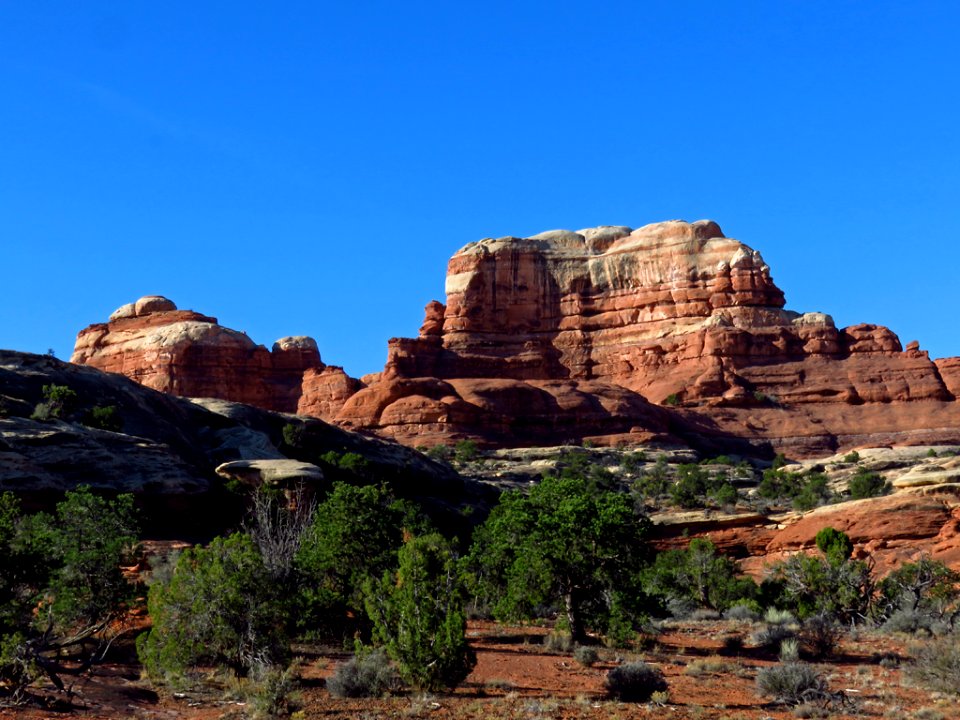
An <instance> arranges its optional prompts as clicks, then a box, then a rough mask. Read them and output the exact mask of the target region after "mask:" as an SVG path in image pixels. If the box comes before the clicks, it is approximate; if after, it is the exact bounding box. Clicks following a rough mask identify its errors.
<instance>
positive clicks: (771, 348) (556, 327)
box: [74, 221, 960, 456]
mask: <svg viewBox="0 0 960 720" xmlns="http://www.w3.org/2000/svg"><path fill="white" fill-rule="evenodd" d="M446 292H447V298H446V304H445V305H444V304H442V303H440V302H436V301H434V302H432V303H430V304H429V305H428V306H427V308H426V317H425V319H424V323H423V326H422V327H421V329H420V333H419V336H418V337H417V338H409V339H407V338H394V339H392V340H390V341H389V344H388V359H387V363H386V366H385V368H384V370H383V372H381V373H378V374H376V375H373V376H367V377H365V378H363V379H361V380H357V379H354V378H351V377H349V376H348V375H346V374H345V373H344V372H343V371H342V370H341V369H339V368H333V367H327V366H325V365H323V364H322V363H321V362H320V356H319V353H318V352H317V351H316V345H315V343H313V342H312V341H311V340H310V339H309V338H293V339H287V340H284V341H279V342H278V344H277V345H275V346H274V350H273V352H269V351H267V350H266V348H263V347H261V346H257V345H255V344H254V343H253V342H252V341H251V340H250V339H249V338H247V337H246V336H245V335H243V334H242V333H237V332H235V331H232V330H228V329H226V328H222V327H220V326H219V325H217V324H216V321H215V320H214V319H213V318H208V317H205V316H202V315H198V314H196V313H192V312H188V311H187V312H185V311H178V310H176V309H175V307H174V306H173V304H172V303H170V301H168V300H165V299H164V298H156V297H149V298H143V299H141V300H140V301H138V302H137V303H135V304H132V305H130V306H124V308H121V309H120V310H118V311H117V312H116V313H114V316H112V317H111V320H110V322H109V323H107V324H104V325H94V326H91V327H90V328H87V329H86V330H84V331H83V332H81V333H80V336H79V337H78V339H77V350H76V353H75V355H74V361H75V362H81V363H87V364H92V365H95V366H96V367H100V368H102V369H105V370H112V371H115V372H121V373H123V374H125V375H128V376H130V377H133V378H135V379H137V380H139V381H140V382H143V383H144V384H147V385H149V386H150V387H154V388H157V389H162V390H166V391H169V392H173V393H176V394H180V395H200V396H213V397H221V398H225V399H230V400H236V401H240V402H248V403H251V404H255V405H259V406H261V407H266V408H270V409H275V410H284V411H288V412H292V411H297V412H299V413H300V414H304V415H312V416H316V417H320V418H323V419H325V420H328V421H332V422H336V423H338V424H340V425H342V426H344V427H349V428H353V429H364V430H370V431H374V432H377V433H379V434H382V435H387V436H391V437H394V438H396V439H398V440H400V441H401V442H404V443H407V444H411V445H433V444H436V443H438V442H451V441H454V440H456V439H459V438H463V437H473V438H477V439H480V440H485V441H488V442H489V443H491V444H497V445H534V444H540V443H542V444H552V443H556V442H568V441H578V442H579V441H583V440H584V439H591V440H593V441H595V442H598V443H614V442H621V441H627V442H641V441H644V440H647V439H651V438H663V437H665V436H669V435H674V436H679V437H681V438H682V439H684V440H686V441H688V442H691V441H700V440H702V439H704V438H713V440H714V441H716V442H717V443H720V444H722V443H724V442H732V441H734V440H737V439H739V440H744V441H747V442H749V443H752V444H753V445H754V446H755V447H765V448H766V449H767V450H768V451H769V450H771V449H778V450H785V451H787V452H791V453H794V454H796V455H798V456H802V455H814V454H827V453H830V452H833V451H835V450H837V449H838V448H845V447H855V446H858V445H869V444H873V445H876V444H885V443H892V444H921V443H937V442H960V404H958V403H957V402H956V400H955V395H956V393H957V391H958V390H960V359H957V358H948V359H944V360H938V361H936V363H934V362H932V361H931V360H930V359H929V357H928V356H927V353H926V352H924V351H922V350H920V348H919V345H918V344H917V343H915V342H914V343H910V344H909V345H908V346H907V347H906V349H904V348H903V347H902V346H901V343H900V341H899V339H898V338H897V337H896V335H895V334H894V333H892V332H891V331H890V330H888V329H887V328H884V327H882V326H878V325H867V324H862V325H855V326H852V327H847V328H837V327H836V326H835V324H834V322H833V320H832V318H831V317H830V316H829V315H826V314H824V313H819V312H809V313H804V314H800V313H797V312H792V311H790V310H786V309H785V303H784V294H783V292H782V291H781V290H780V289H779V288H778V287H777V286H776V284H775V283H774V281H773V279H772V277H771V272H770V268H769V267H768V266H767V265H766V263H764V261H763V258H762V257H761V256H760V254H759V253H758V252H757V251H755V250H753V249H752V248H750V247H748V246H746V245H744V244H743V243H741V242H739V241H737V240H734V239H731V238H727V237H725V236H724V235H723V233H722V232H721V230H720V227H719V226H718V225H717V224H716V223H714V222H712V221H699V222H695V223H686V222H681V221H669V222H663V223H656V224H653V225H647V226H645V227H642V228H639V229H637V230H631V229H630V228H627V227H620V226H616V227H614V226H603V227H598V228H591V229H586V230H580V231H578V232H569V231H552V232H547V233H542V234H540V235H535V236H533V237H530V238H514V237H506V238H499V239H495V240H494V239H486V240H481V241H479V242H474V243H470V244H469V245H466V246H465V247H463V248H462V249H460V250H459V251H458V252H457V253H456V254H455V255H454V256H453V257H452V258H451V260H450V263H449V267H448V273H447V284H446Z"/></svg>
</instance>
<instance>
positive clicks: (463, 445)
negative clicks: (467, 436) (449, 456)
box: [453, 440, 480, 465]
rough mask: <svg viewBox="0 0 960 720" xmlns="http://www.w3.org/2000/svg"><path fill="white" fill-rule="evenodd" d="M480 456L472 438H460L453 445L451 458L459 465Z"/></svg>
mask: <svg viewBox="0 0 960 720" xmlns="http://www.w3.org/2000/svg"><path fill="white" fill-rule="evenodd" d="M479 456H480V449H479V448H478V447H477V443H476V442H474V441H473V440H461V441H460V442H458V443H457V444H456V445H454V446H453V459H454V460H455V461H456V462H458V463H460V464H461V465H463V464H465V463H468V462H473V461H474V460H476V459H477V458H478V457H479Z"/></svg>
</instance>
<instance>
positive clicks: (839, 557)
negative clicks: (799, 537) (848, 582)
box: [814, 527, 853, 565]
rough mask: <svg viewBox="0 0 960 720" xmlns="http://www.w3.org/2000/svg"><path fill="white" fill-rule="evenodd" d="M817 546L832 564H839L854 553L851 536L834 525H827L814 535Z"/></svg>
mask: <svg viewBox="0 0 960 720" xmlns="http://www.w3.org/2000/svg"><path fill="white" fill-rule="evenodd" d="M814 542H815V543H816V545H817V548H818V549H819V550H820V552H822V553H823V554H824V555H825V556H826V558H827V560H829V561H830V562H831V563H832V564H835V565H839V564H840V563H842V562H844V561H845V560H846V559H847V558H849V557H850V556H851V555H853V541H851V540H850V536H849V535H847V534H846V533H845V532H842V531H840V530H835V529H834V528H832V527H825V528H823V529H822V530H820V531H819V532H818V533H817V534H816V536H815V537H814Z"/></svg>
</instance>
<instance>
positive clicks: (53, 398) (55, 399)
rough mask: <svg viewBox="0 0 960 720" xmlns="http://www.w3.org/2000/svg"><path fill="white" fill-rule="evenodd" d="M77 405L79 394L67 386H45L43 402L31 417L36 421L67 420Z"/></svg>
mask: <svg viewBox="0 0 960 720" xmlns="http://www.w3.org/2000/svg"><path fill="white" fill-rule="evenodd" d="M76 404H77V393H76V391H74V390H73V389H71V388H69V387H67V386H66V385H44V386H43V402H41V403H39V404H38V405H37V407H36V408H35V409H34V411H33V415H31V416H30V417H31V418H32V419H34V420H48V419H50V418H58V419H59V418H65V417H66V416H67V415H68V414H69V413H71V412H72V411H73V409H74V407H75V406H76Z"/></svg>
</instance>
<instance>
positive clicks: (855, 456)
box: [843, 450, 860, 465]
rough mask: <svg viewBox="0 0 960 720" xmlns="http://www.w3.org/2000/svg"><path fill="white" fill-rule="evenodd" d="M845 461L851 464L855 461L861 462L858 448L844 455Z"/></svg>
mask: <svg viewBox="0 0 960 720" xmlns="http://www.w3.org/2000/svg"><path fill="white" fill-rule="evenodd" d="M843 461H844V462H845V463H848V464H850V465H852V464H853V463H858V462H860V453H858V452H857V451H856V450H853V451H851V452H848V453H847V454H846V455H844V456H843Z"/></svg>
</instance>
